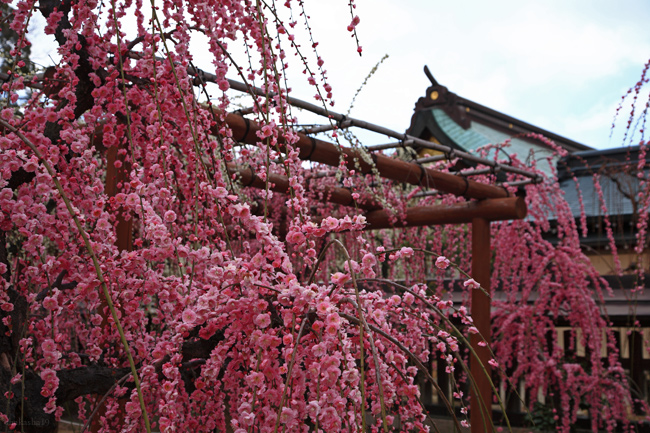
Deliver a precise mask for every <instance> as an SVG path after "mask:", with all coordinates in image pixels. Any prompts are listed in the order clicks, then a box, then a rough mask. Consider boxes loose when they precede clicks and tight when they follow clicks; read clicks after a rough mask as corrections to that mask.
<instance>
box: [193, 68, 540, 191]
mask: <svg viewBox="0 0 650 433" xmlns="http://www.w3.org/2000/svg"><path fill="white" fill-rule="evenodd" d="M188 72H189V73H190V74H191V75H199V74H200V76H201V77H202V79H204V80H205V81H211V80H212V79H215V78H216V77H215V76H214V75H213V74H210V73H207V72H204V71H200V72H199V70H197V69H193V68H188ZM228 83H229V84H230V87H231V88H233V89H235V90H238V91H240V92H245V93H249V94H252V95H257V96H263V97H266V98H271V97H273V96H274V95H275V94H274V93H269V92H265V91H264V90H263V89H260V88H259V87H255V86H249V85H247V84H244V83H241V82H239V81H235V80H228ZM287 102H288V103H289V105H292V106H294V107H298V108H302V109H303V110H307V111H310V112H312V113H315V114H318V115H320V116H324V117H327V118H328V119H332V121H333V122H334V123H337V122H345V124H346V127H351V126H356V127H358V128H362V129H366V130H368V131H373V132H376V133H378V134H382V135H386V136H388V137H392V138H397V139H398V140H402V141H404V142H407V141H408V142H410V143H415V144H417V145H419V146H421V147H425V148H427V149H433V150H437V151H439V152H443V153H445V154H448V155H450V156H451V155H453V156H454V157H458V158H462V159H464V160H467V161H472V162H475V163H477V164H483V165H487V166H489V167H499V168H501V169H502V170H504V171H507V172H510V173H515V174H519V175H521V176H525V177H528V178H529V179H531V183H535V182H541V181H542V178H541V176H539V175H538V174H536V173H532V172H529V171H526V170H522V169H520V168H516V167H511V166H508V165H505V164H499V163H497V162H495V161H493V160H491V159H487V158H483V157H480V156H477V155H474V154H471V153H468V152H463V151H462V150H458V149H452V148H451V147H449V146H445V145H443V144H438V143H433V142H430V141H428V140H424V139H422V138H419V137H414V136H411V135H407V134H403V133H400V132H397V131H393V130H391V129H389V128H386V127H383V126H380V125H375V124H373V123H370V122H367V121H365V120H360V119H355V118H352V117H349V116H345V115H343V114H340V113H336V112H334V111H331V110H328V109H327V108H326V107H324V106H320V105H316V104H312V103H310V102H307V101H303V100H301V99H298V98H294V97H291V96H287Z"/></svg>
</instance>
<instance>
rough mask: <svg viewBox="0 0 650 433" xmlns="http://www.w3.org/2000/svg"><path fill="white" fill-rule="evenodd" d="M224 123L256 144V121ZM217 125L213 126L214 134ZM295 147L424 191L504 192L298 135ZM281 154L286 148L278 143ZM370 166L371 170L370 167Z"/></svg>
mask: <svg viewBox="0 0 650 433" xmlns="http://www.w3.org/2000/svg"><path fill="white" fill-rule="evenodd" d="M225 121H226V123H227V124H228V126H229V127H230V128H231V129H232V132H233V137H235V139H236V140H238V141H241V142H245V143H249V144H255V143H257V142H259V141H260V139H259V138H258V136H257V132H258V131H259V130H260V129H261V127H260V126H259V124H258V123H257V122H254V121H252V120H249V119H245V118H243V117H242V116H238V115H236V114H231V113H228V114H226V116H225ZM217 130H218V126H217V127H215V131H214V132H215V133H216V132H217ZM298 138H299V139H298V142H297V143H295V147H296V148H298V149H299V151H300V155H299V156H300V158H301V159H304V160H310V161H314V162H320V163H322V164H326V165H330V166H333V167H338V166H339V163H340V160H341V158H345V160H346V164H347V166H348V167H349V168H350V169H352V170H357V171H359V172H361V173H364V174H369V173H372V172H373V168H376V169H377V172H378V173H379V175H380V176H381V177H384V178H387V179H390V180H393V181H397V182H404V183H408V184H411V185H417V186H422V187H426V188H435V189H437V190H440V191H443V192H445V193H449V194H454V195H458V196H464V197H468V198H475V199H484V198H504V197H508V195H509V194H508V191H507V190H506V189H504V188H501V187H498V186H493V185H486V184H483V183H479V182H475V181H472V180H468V179H464V178H461V177H458V176H455V175H453V174H449V173H444V172H441V171H436V170H433V169H430V168H426V167H422V166H421V165H418V164H414V163H411V162H406V161H402V160H398V159H394V158H391V157H388V156H385V155H373V156H372V159H373V164H370V163H368V162H366V161H365V159H364V155H362V154H361V152H359V151H357V150H354V149H351V148H349V147H343V146H337V145H335V144H333V143H329V142H326V141H322V140H318V139H315V138H313V137H308V136H306V135H304V134H298ZM279 149H280V150H281V151H285V150H286V148H285V147H284V145H283V144H282V143H281V144H280V146H279ZM373 166H374V167H373Z"/></svg>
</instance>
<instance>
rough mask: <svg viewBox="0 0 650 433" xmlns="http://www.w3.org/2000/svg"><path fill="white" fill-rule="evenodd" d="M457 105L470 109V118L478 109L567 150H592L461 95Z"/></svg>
mask: <svg viewBox="0 0 650 433" xmlns="http://www.w3.org/2000/svg"><path fill="white" fill-rule="evenodd" d="M458 105H460V106H463V107H466V108H469V109H470V110H469V112H467V114H468V115H469V117H472V118H474V117H477V116H476V115H475V113H473V111H478V112H480V113H483V114H485V115H487V116H489V117H493V118H494V119H496V120H499V121H501V122H503V123H506V124H512V125H513V126H516V127H518V128H517V129H522V130H527V131H529V132H532V133H535V134H541V135H543V136H544V137H546V138H548V139H551V140H553V141H554V142H555V143H556V144H557V145H559V146H561V147H564V148H565V149H567V150H572V151H574V152H576V151H578V152H589V151H593V150H594V148H593V147H589V146H587V145H584V144H582V143H578V142H577V141H574V140H571V139H569V138H566V137H563V136H561V135H558V134H556V133H554V132H551V131H548V130H546V129H542V128H540V127H538V126H535V125H531V124H530V123H527V122H524V121H523V120H519V119H517V118H515V117H512V116H509V115H507V114H504V113H501V112H499V111H496V110H493V109H492V108H489V107H486V106H485V105H481V104H479V103H478V102H474V101H470V100H469V99H466V98H463V97H462V96H459V97H458ZM489 117H488V118H486V117H485V116H481V117H480V119H478V118H477V119H476V120H477V121H479V122H480V121H486V120H489ZM495 126H501V125H495ZM568 146H570V147H571V148H572V149H568V148H567V147H568Z"/></svg>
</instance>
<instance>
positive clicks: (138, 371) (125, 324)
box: [0, 0, 629, 433]
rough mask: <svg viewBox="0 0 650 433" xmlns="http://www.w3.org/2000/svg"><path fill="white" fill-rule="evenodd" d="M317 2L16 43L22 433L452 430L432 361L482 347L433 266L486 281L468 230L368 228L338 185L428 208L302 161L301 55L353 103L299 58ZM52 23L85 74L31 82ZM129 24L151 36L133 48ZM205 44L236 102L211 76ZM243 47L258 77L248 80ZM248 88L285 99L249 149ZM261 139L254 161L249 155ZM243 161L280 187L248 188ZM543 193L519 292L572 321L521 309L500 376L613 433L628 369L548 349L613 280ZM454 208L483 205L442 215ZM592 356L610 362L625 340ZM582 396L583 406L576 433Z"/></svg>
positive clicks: (498, 234) (511, 277) (12, 215)
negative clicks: (549, 239) (553, 334)
mask: <svg viewBox="0 0 650 433" xmlns="http://www.w3.org/2000/svg"><path fill="white" fill-rule="evenodd" d="M304 7H306V5H304V4H303V2H302V1H293V2H292V1H287V2H286V3H285V4H283V5H280V4H276V2H265V1H256V2H251V1H237V0H232V1H222V0H219V1H205V2H196V1H183V0H175V1H167V0H165V1H163V2H159V3H157V2H155V1H154V0H152V1H151V3H148V4H144V3H143V2H141V1H135V2H133V1H130V0H128V1H116V0H112V1H111V2H103V3H99V2H96V1H92V0H91V1H78V2H73V1H60V0H42V1H38V2H36V1H33V0H24V1H19V2H17V3H16V4H15V12H14V15H13V17H12V19H11V24H10V26H11V28H12V29H13V30H14V31H15V32H17V34H18V35H20V37H19V38H18V40H17V43H16V46H15V48H14V49H13V50H12V52H11V56H13V63H11V62H10V63H9V65H10V66H11V65H13V66H11V67H13V69H11V68H10V69H9V72H10V78H11V79H10V80H8V81H7V82H5V83H4V84H3V92H4V93H3V95H4V97H5V99H3V102H2V103H3V105H4V108H3V109H2V111H1V112H0V125H1V128H2V137H1V138H0V170H1V176H0V207H1V209H2V211H1V213H0V274H1V275H2V279H0V284H1V286H2V291H1V295H0V309H1V314H2V324H1V325H0V327H1V332H0V374H1V376H2V377H1V378H0V390H1V391H2V394H1V395H0V421H1V422H2V425H3V428H4V429H5V430H19V431H24V432H31V431H53V430H54V429H55V427H56V422H57V421H58V420H59V419H60V418H61V416H62V415H63V413H64V407H65V408H67V409H68V411H70V413H72V414H73V415H74V416H75V417H77V418H78V419H80V420H82V421H83V422H86V423H87V424H90V423H92V421H93V419H99V418H101V420H102V421H101V423H99V426H100V427H99V430H101V431H106V432H108V431H134V432H140V431H151V430H152V429H154V430H160V431H165V432H171V431H197V432H199V431H206V432H209V431H227V430H229V431H235V432H237V433H243V432H253V431H264V432H276V431H319V430H323V431H328V432H338V431H342V430H349V431H365V430H366V429H367V428H370V427H371V426H372V428H373V429H383V430H394V429H399V430H401V431H425V430H427V429H429V424H428V422H427V420H426V411H425V410H424V408H423V407H422V405H421V404H420V403H421V402H420V399H419V396H420V391H419V389H418V387H417V386H416V385H415V376H416V374H417V373H418V372H419V373H420V374H421V375H423V376H424V377H425V379H427V380H430V381H431V382H432V383H433V385H435V382H433V380H432V379H433V378H432V377H431V376H430V374H429V373H428V372H427V370H426V368H425V367H424V366H425V365H426V363H427V362H428V360H430V359H431V358H432V357H433V356H434V353H436V354H438V355H435V356H439V354H441V353H442V357H441V358H440V362H445V363H447V364H448V365H447V371H448V372H449V373H450V374H451V373H453V371H454V369H456V368H463V366H464V361H463V354H462V349H461V346H463V345H464V343H465V342H466V336H467V335H468V334H470V333H472V332H476V329H475V328H474V327H473V326H472V320H471V318H469V317H468V316H467V314H466V313H465V312H466V309H465V308H464V307H462V306H458V307H456V306H454V305H453V304H452V303H451V301H449V298H448V297H447V294H446V292H445V291H444V290H443V286H442V284H441V285H440V287H438V288H433V289H432V288H431V287H429V286H427V285H425V284H423V282H424V281H425V278H426V277H427V272H429V273H430V269H428V268H431V269H435V270H436V272H438V275H439V276H440V278H442V277H443V276H444V275H445V273H448V274H447V275H448V276H449V275H451V273H450V272H451V271H450V270H448V269H451V268H453V266H452V267H451V268H450V267H449V260H448V259H447V258H445V255H447V256H449V257H450V258H453V261H455V262H457V263H458V264H459V265H460V267H461V268H464V269H466V268H467V265H468V260H469V259H468V257H469V256H468V252H469V246H468V244H467V232H466V228H463V227H457V228H450V229H445V230H444V231H440V230H438V231H436V230H431V229H403V230H399V231H382V232H376V233H368V232H364V231H363V228H364V226H365V219H364V217H363V215H362V213H361V211H360V210H359V209H355V208H341V207H334V206H333V205H331V204H328V202H327V194H326V192H325V191H327V190H326V189H325V188H326V187H327V186H328V185H331V184H332V183H334V182H340V181H341V180H342V181H343V183H344V185H345V186H346V187H348V188H350V189H351V191H352V192H353V194H352V195H353V197H354V198H355V199H356V200H360V203H363V199H364V197H366V199H367V200H368V201H372V200H377V201H380V202H381V203H382V205H384V206H386V207H388V208H391V209H393V210H394V211H395V217H396V218H398V219H399V218H402V217H403V211H404V209H405V206H406V205H407V204H411V203H414V200H416V199H414V198H413V194H412V192H411V194H410V195H408V196H407V195H405V192H404V190H403V189H402V188H400V186H399V185H393V184H391V183H387V182H382V181H379V180H378V179H375V178H374V175H373V174H369V175H359V174H358V173H355V170H353V167H354V165H353V164H347V163H346V161H345V160H343V159H342V160H341V164H340V165H339V167H336V168H335V169H332V168H328V167H322V166H319V165H317V164H312V165H310V166H307V165H305V163H304V162H303V161H302V160H301V158H300V157H301V156H303V157H305V156H308V155H302V154H301V152H300V151H299V150H298V149H297V147H296V146H295V143H296V141H297V139H298V136H297V134H296V132H295V128H294V126H295V124H296V120H295V118H294V117H293V114H292V111H291V108H290V107H289V105H288V103H287V84H286V82H285V78H286V70H287V68H289V67H290V62H289V60H288V59H289V58H290V57H291V58H293V57H295V58H296V59H298V60H297V61H296V63H295V64H292V66H291V67H294V68H300V70H304V73H305V76H306V79H307V80H308V82H309V83H310V84H312V85H314V88H315V89H316V96H315V99H316V100H317V101H320V102H321V103H322V104H323V106H324V107H328V106H329V104H330V102H331V98H332V94H331V92H332V89H331V87H330V85H329V84H328V83H327V76H326V72H325V69H324V62H323V59H321V58H320V56H319V55H318V52H317V43H316V42H315V41H314V40H313V38H312V39H311V40H309V41H308V42H307V43H304V42H303V44H302V45H303V46H307V47H310V48H309V50H307V52H302V51H300V49H299V47H300V43H299V41H297V40H296V26H297V27H298V28H301V27H305V28H306V29H307V30H308V31H309V23H308V21H307V20H306V17H307V15H306V12H305V10H304ZM350 11H351V16H350V20H349V21H348V22H349V25H348V24H347V23H344V24H343V26H342V27H345V25H347V31H349V32H351V33H352V35H353V36H354V37H355V38H356V25H357V24H358V22H359V18H358V17H357V16H356V15H355V13H354V4H353V3H352V2H350ZM33 14H41V15H42V16H43V17H44V18H45V20H46V27H45V32H46V33H48V34H51V35H54V37H55V39H56V42H57V43H58V45H59V53H60V54H61V56H62V58H61V61H60V62H59V63H58V64H57V65H55V66H52V67H51V68H49V69H48V71H47V73H46V74H44V75H43V76H39V77H40V78H43V77H45V79H43V80H40V81H38V80H37V78H39V77H36V78H34V79H32V77H29V78H25V77H23V76H20V74H18V73H17V72H18V71H17V68H18V67H20V64H19V63H20V60H19V59H20V58H21V56H22V55H23V54H24V53H25V50H26V49H27V48H28V47H29V41H28V40H27V38H26V37H25V34H26V29H27V28H28V26H29V22H30V19H31V17H32V15H33ZM127 14H129V15H131V16H134V17H135V22H136V23H135V25H134V26H130V28H129V29H128V32H127V31H126V29H125V28H124V27H125V17H126V15H127ZM282 17H286V18H282ZM342 31H343V32H345V31H346V29H345V28H342ZM199 33H200V34H203V35H204V37H205V38H207V41H208V42H207V49H208V51H209V55H210V56H211V59H212V62H213V66H214V67H213V71H211V74H212V75H211V78H210V82H212V83H214V84H210V85H207V84H206V81H207V80H206V75H205V74H201V73H197V69H196V68H194V66H193V64H192V52H191V50H190V40H191V38H192V36H193V35H194V34H199ZM310 36H311V35H310ZM358 51H359V52H361V48H360V47H358ZM241 52H243V53H245V56H244V58H245V59H246V60H245V65H241V64H238V63H237V62H236V59H238V58H240V57H242V56H241V55H234V54H235V53H241ZM291 54H296V56H292V55H291ZM202 55H206V54H205V53H204V54H202ZM309 59H312V60H309ZM227 74H228V75H230V76H235V77H239V79H240V80H241V81H244V82H245V83H246V84H245V85H246V86H258V87H261V88H262V89H263V91H264V92H265V93H264V94H263V95H262V96H256V97H253V98H252V103H251V108H250V109H249V110H246V112H247V113H248V114H249V115H250V116H251V117H252V120H246V131H245V134H244V136H243V137H239V136H234V135H233V131H232V129H231V128H230V127H229V126H228V122H226V118H227V115H228V112H229V111H232V110H233V104H232V103H231V101H230V99H229V97H228V94H227V93H226V91H227V90H228V89H229V87H230V85H231V82H230V81H228V79H227V78H226V75H227ZM26 87H33V88H34V90H33V93H32V94H31V96H30V99H29V100H28V102H27V103H26V104H24V105H23V106H22V107H21V108H20V110H19V113H16V110H15V109H14V108H10V104H11V103H12V102H16V101H17V99H18V98H19V96H20V95H21V94H23V92H24V90H25V88H26ZM249 88H250V87H249ZM212 93H218V94H219V97H218V99H217V103H216V104H215V103H212V102H210V98H209V95H211V94H212ZM252 122H255V124H257V125H259V126H260V128H259V129H258V128H252V129H255V132H251V124H252ZM249 134H254V136H255V139H254V140H252V141H253V142H254V144H252V145H246V146H243V145H241V144H240V142H243V141H246V140H245V139H247V138H248V139H249V140H248V141H251V140H250V137H249ZM334 138H336V137H334ZM369 161H372V159H371V158H369ZM242 167H244V168H246V169H247V170H250V171H251V172H253V173H254V176H253V177H254V178H255V179H256V180H257V181H259V182H261V183H262V187H261V188H258V189H253V188H248V187H247V186H248V185H247V184H246V185H245V184H243V183H242V179H241V178H240V177H238V176H236V175H235V172H237V171H238V170H240V169H241V168H242ZM316 172H318V173H321V172H324V173H325V174H330V176H320V175H319V176H314V175H313V174H314V173H316ZM276 175H282V176H284V177H286V178H288V179H289V181H288V188H287V193H286V194H279V193H275V192H273V185H272V184H271V182H270V181H269V179H270V178H271V177H273V176H276ZM307 180H309V188H306V185H307V184H308V182H307ZM490 180H491V179H489V178H486V179H485V181H490ZM373 183H374V184H375V185H380V186H381V191H379V189H377V190H373V189H372V188H369V187H368V185H370V184H373ZM378 188H379V187H378ZM373 193H374V194H375V196H374V197H372V196H371V197H368V196H369V195H372V194H373ZM527 193H528V199H527V200H528V202H529V206H530V207H531V214H532V217H533V220H532V221H521V222H517V223H503V224H501V225H499V226H497V227H495V228H494V233H493V236H494V237H495V238H496V242H495V244H496V252H495V258H494V274H495V278H500V279H505V280H508V281H509V283H508V284H509V286H508V287H509V288H510V290H511V292H512V293H513V294H514V293H515V292H516V291H522V292H523V293H525V294H527V293H530V292H531V291H532V290H540V291H542V290H546V292H543V293H546V294H548V296H547V297H544V299H545V300H548V302H549V304H547V305H545V306H542V307H540V308H539V309H537V310H535V309H532V308H525V309H516V308H514V305H516V304H517V302H518V301H517V300H515V299H514V295H513V298H512V299H509V300H507V301H505V303H504V305H502V306H500V311H501V313H500V315H499V316H498V318H497V320H499V321H500V322H497V323H499V326H500V329H501V330H502V332H503V340H504V341H508V342H509V343H508V344H509V345H506V344H505V343H503V344H501V343H497V347H496V356H497V359H496V360H492V361H491V364H492V365H493V366H495V367H498V366H499V365H500V364H501V365H508V363H509V362H511V360H512V359H514V358H515V357H516V358H517V360H518V362H519V365H520V369H519V370H517V372H516V373H515V374H517V375H522V374H526V375H527V377H528V378H530V379H531V380H532V382H531V383H532V384H533V386H535V387H542V389H543V390H548V389H550V386H551V385H553V384H555V385H558V386H560V389H561V390H562V392H565V393H567V395H572V396H573V397H575V396H577V395H580V396H584V398H586V399H587V400H588V401H589V404H591V407H592V415H593V418H594V426H595V428H596V427H598V426H600V425H603V424H607V426H608V427H610V428H613V426H614V425H615V423H616V422H617V421H618V422H625V419H626V413H625V411H626V407H625V404H626V402H627V401H629V393H628V391H627V388H626V382H625V379H624V377H623V375H622V369H621V368H620V365H618V364H617V361H616V359H614V358H612V360H611V363H610V364H609V367H608V368H605V367H604V366H603V365H602V364H601V360H600V358H598V357H594V358H593V359H592V360H591V363H592V364H593V367H592V368H590V369H588V370H580V368H579V367H577V366H573V367H571V366H568V365H564V364H562V363H561V362H557V359H556V357H554V356H555V352H553V351H551V352H549V351H548V350H546V351H544V350H543V348H540V347H539V344H537V340H536V339H535V338H533V339H531V338H528V337H529V336H530V334H526V332H529V333H530V332H532V331H530V330H535V332H542V330H544V329H546V330H548V329H552V326H553V323H552V320H551V319H549V317H550V315H552V314H555V315H558V314H565V312H566V311H567V308H568V309H569V310H568V311H569V312H570V313H569V314H568V318H569V320H570V322H571V324H572V325H573V326H576V327H581V328H583V329H584V330H585V331H584V332H585V333H586V334H585V335H592V336H593V335H596V334H598V333H599V332H601V331H602V329H603V328H604V326H605V324H604V323H603V321H602V319H600V316H599V314H598V313H597V310H596V306H595V304H594V302H593V300H592V297H591V291H590V290H591V289H590V288H589V287H590V286H589V285H588V282H589V281H590V280H591V281H598V278H597V275H595V273H594V272H593V269H592V268H591V267H590V266H589V265H588V263H587V261H586V259H581V257H582V256H581V253H580V251H579V248H578V246H577V243H576V242H577V240H576V239H577V238H576V236H575V227H574V223H573V220H572V219H571V218H568V217H567V216H566V215H567V214H566V209H565V208H563V207H562V206H558V205H557V204H558V203H559V202H561V197H560V196H559V194H558V190H557V186H554V185H553V184H551V183H545V184H543V185H538V186H530V187H528V191H527ZM551 197H552V198H551ZM434 200H435V201H436V202H440V201H443V202H456V201H459V200H464V199H462V198H458V197H452V196H445V197H442V198H436V199H433V198H430V197H429V198H423V199H421V203H422V204H426V203H428V202H429V203H430V202H431V201H434ZM549 200H550V201H549ZM549 205H550V206H552V207H554V208H558V212H559V213H558V215H559V216H560V217H562V218H564V219H563V220H562V224H561V227H562V230H563V232H562V236H561V241H560V245H559V246H557V247H553V246H551V245H550V244H548V243H545V242H544V241H543V240H542V238H541V231H542V230H543V229H544V223H545V221H546V218H547V216H548V214H547V209H546V207H548V206H549ZM425 241H426V242H425ZM513 246H514V247H515V248H513ZM502 247H503V248H502ZM427 248H428V249H429V250H432V251H433V252H428V251H427V250H426V249H427ZM508 254H513V255H514V256H515V257H516V258H517V259H516V260H513V259H512V257H509V256H508ZM439 256H440V257H439ZM540 256H543V257H544V260H543V261H540V260H539V257H540ZM567 257H570V258H571V259H573V260H568V261H566V260H563V258H567ZM432 258H433V259H432ZM576 258H578V259H576ZM434 259H435V260H434ZM434 262H435V267H434ZM427 263H428V266H426V267H425V266H424V265H425V264H427ZM459 275H461V276H463V279H467V282H468V284H466V286H468V287H470V288H471V287H474V286H475V285H476V284H475V282H473V281H472V280H470V279H469V276H467V275H466V274H464V273H462V272H461V271H459V270H457V271H455V274H454V276H456V277H458V276H459ZM378 276H383V277H388V278H389V279H392V280H395V279H399V280H405V282H406V283H405V284H393V283H391V281H390V280H385V279H378V278H377V277H378ZM402 283H404V281H402ZM562 296H564V298H558V297H562ZM450 319H453V321H452V320H450ZM540 324H541V325H540ZM526 330H528V331H526ZM589 333H591V334H589ZM540 335H541V334H540ZM512 336H517V338H512ZM538 336H539V335H538V334H535V337H536V338H537V337H538ZM589 341H590V343H589V344H593V345H594V347H593V352H594V353H599V345H600V344H601V343H600V341H601V340H600V339H591V340H589ZM433 347H435V350H436V351H435V352H434V351H433V350H432V348H433ZM547 349H548V348H547ZM553 350H555V347H553ZM585 382H586V383H589V384H590V385H589V386H588V387H586V386H585V385H584V384H585ZM602 396H605V398H604V399H603V398H600V397H602ZM456 397H457V399H458V402H456V403H455V404H460V405H461V406H464V405H465V404H466V403H467V402H466V400H465V397H463V396H462V395H461V393H457V394H456ZM573 401H575V399H574V400H567V401H566V402H564V403H565V404H564V406H563V407H564V411H563V413H562V417H563V418H562V426H563V428H564V429H565V430H566V429H567V428H568V426H569V425H570V423H571V422H572V421H573V420H574V419H575V416H576V413H577V408H576V407H574V406H573V405H572V402H573ZM73 406H74V407H73ZM463 412H466V407H463ZM458 421H460V420H458ZM462 422H463V423H466V421H465V420H463V421H462Z"/></svg>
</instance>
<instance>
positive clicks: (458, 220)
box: [366, 197, 527, 230]
mask: <svg viewBox="0 0 650 433" xmlns="http://www.w3.org/2000/svg"><path fill="white" fill-rule="evenodd" d="M526 213H527V209H526V202H525V200H524V199H523V198H521V197H508V198H496V199H486V200H481V201H470V202H464V203H458V204H454V205H449V206H446V205H440V206H417V207H412V208H408V209H407V210H406V218H405V219H404V220H401V219H398V220H397V221H393V220H392V218H393V215H392V214H391V213H389V212H387V211H385V210H375V211H372V212H368V213H367V214H366V221H367V222H368V225H367V226H366V230H377V229H385V228H397V227H416V226H430V225H441V224H465V223H471V222H472V220H473V219H474V218H482V219H485V220H487V221H504V220H513V219H523V218H525V217H526Z"/></svg>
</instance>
